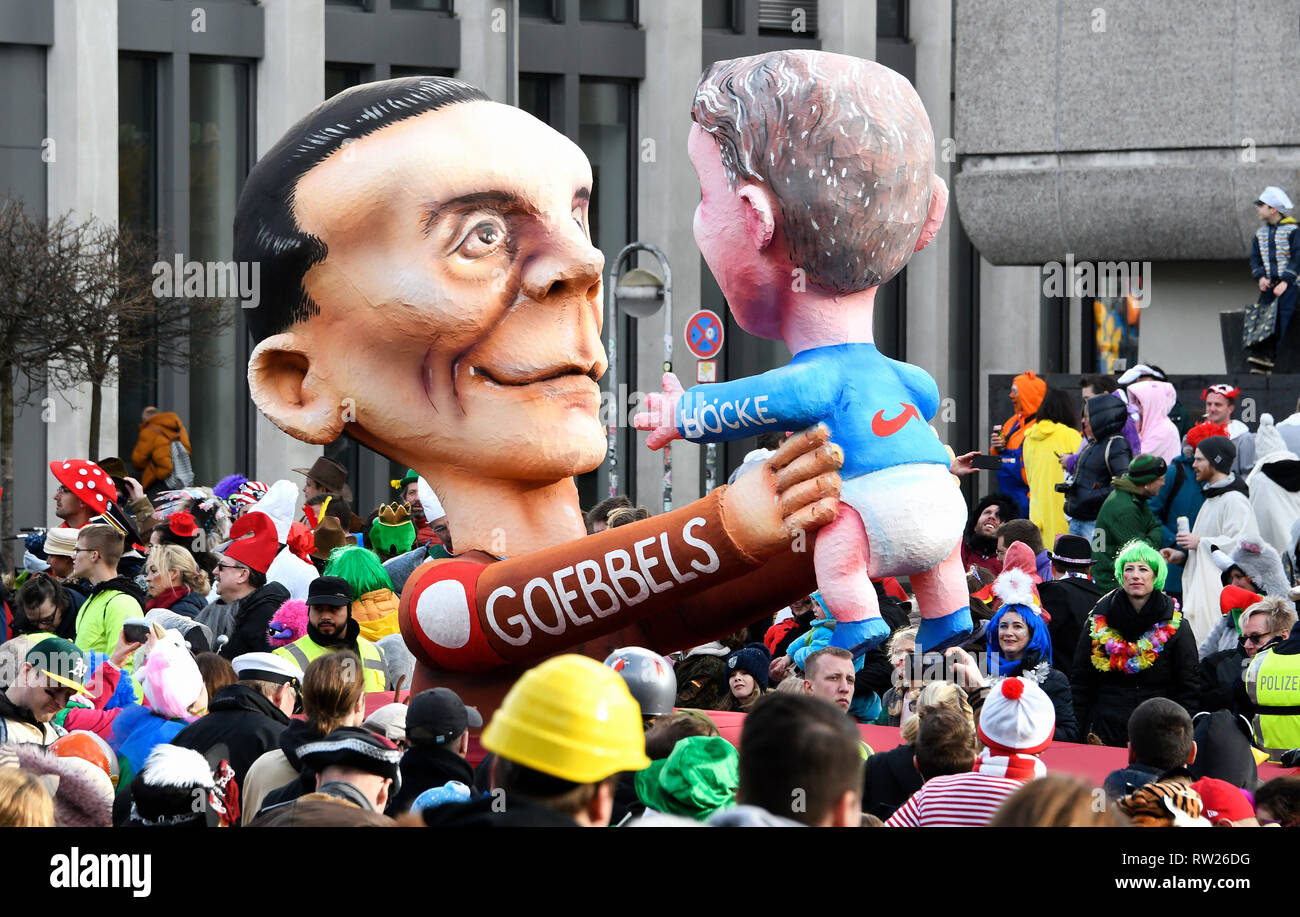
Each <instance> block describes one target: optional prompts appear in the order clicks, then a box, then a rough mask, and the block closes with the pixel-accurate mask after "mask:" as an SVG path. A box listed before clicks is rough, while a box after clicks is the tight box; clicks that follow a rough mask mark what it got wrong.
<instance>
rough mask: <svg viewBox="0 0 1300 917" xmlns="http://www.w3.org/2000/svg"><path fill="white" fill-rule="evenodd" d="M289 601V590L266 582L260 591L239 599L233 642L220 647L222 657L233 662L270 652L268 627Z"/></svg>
mask: <svg viewBox="0 0 1300 917" xmlns="http://www.w3.org/2000/svg"><path fill="white" fill-rule="evenodd" d="M287 601H289V590H288V589H285V588H284V587H283V586H281V585H280V584H279V583H267V584H266V585H265V586H263V587H262V588H261V589H258V590H257V591H256V592H254V593H252V594H251V595H247V596H245V597H244V598H242V599H240V600H239V609H238V610H237V611H236V612H235V619H234V621H233V622H232V627H231V632H230V639H229V640H227V641H226V645H225V646H223V647H222V648H221V655H222V656H225V657H226V658H227V659H234V658H235V657H236V656H242V655H243V654H244V653H269V652H271V650H272V646H271V641H270V638H269V637H268V636H267V633H266V628H267V625H269V624H270V623H271V618H273V617H274V616H275V613H276V612H277V611H279V610H280V606H281V605H283V604H284V603H285V602H287Z"/></svg>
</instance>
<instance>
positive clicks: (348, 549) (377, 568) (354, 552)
mask: <svg viewBox="0 0 1300 917" xmlns="http://www.w3.org/2000/svg"><path fill="white" fill-rule="evenodd" d="M321 575H322V576H341V577H343V578H344V579H345V580H347V581H348V585H349V586H351V587H352V599H353V601H355V600H357V599H359V598H361V597H362V596H363V595H365V594H366V593H367V592H374V591H375V590H376V589H392V591H393V592H396V591H397V590H396V589H393V580H392V577H390V576H389V575H388V571H387V570H385V569H384V565H383V564H381V563H380V562H379V558H378V557H376V556H375V555H374V552H372V551H368V550H366V549H365V548H363V547H361V545H358V544H352V545H347V544H345V545H343V546H342V547H338V548H335V549H334V550H333V551H330V559H329V563H327V564H326V565H325V572H324V573H323V574H321Z"/></svg>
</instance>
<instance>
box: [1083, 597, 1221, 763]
mask: <svg viewBox="0 0 1300 917" xmlns="http://www.w3.org/2000/svg"><path fill="white" fill-rule="evenodd" d="M1099 614H1100V615H1104V616H1105V618H1106V623H1107V624H1108V625H1109V626H1110V627H1112V628H1114V629H1115V630H1117V631H1118V632H1119V634H1120V636H1122V637H1123V638H1124V639H1125V640H1130V641H1132V640H1137V639H1138V638H1139V637H1141V636H1142V634H1144V633H1145V632H1146V631H1148V630H1150V629H1151V628H1152V627H1154V626H1155V625H1156V624H1157V623H1158V622H1162V621H1168V620H1169V619H1170V618H1172V617H1173V614H1174V602H1173V599H1171V598H1169V596H1167V595H1165V594H1164V593H1163V592H1153V593H1152V594H1151V598H1150V599H1148V600H1147V604H1146V606H1145V607H1144V608H1143V609H1142V613H1141V614H1138V613H1137V612H1135V611H1134V610H1133V606H1132V605H1131V604H1129V600H1128V596H1127V595H1126V594H1125V593H1124V591H1123V590H1122V589H1116V590H1114V591H1112V592H1108V593H1106V594H1105V595H1104V596H1102V597H1101V601H1099V602H1098V603H1097V607H1096V608H1095V609H1093V613H1092V614H1091V615H1089V616H1088V620H1087V622H1086V623H1085V625H1084V629H1083V633H1082V634H1080V636H1079V646H1078V649H1076V650H1075V653H1074V670H1073V672H1072V674H1071V676H1070V685H1071V688H1072V689H1073V693H1074V715H1075V718H1076V720H1077V721H1078V724H1079V735H1080V736H1082V737H1084V738H1086V737H1087V735H1088V733H1089V732H1094V733H1096V734H1097V736H1098V738H1100V739H1101V741H1102V744H1104V745H1118V746H1123V745H1127V744H1128V718H1129V716H1130V715H1131V714H1132V713H1133V711H1134V710H1136V709H1137V706H1138V705H1139V704H1140V703H1142V702H1143V701H1144V700H1148V699H1149V698H1152V697H1167V698H1169V699H1170V700H1172V701H1175V702H1177V703H1179V704H1182V705H1183V707H1184V708H1185V709H1186V710H1187V712H1188V713H1189V714H1194V713H1196V712H1197V711H1198V710H1199V709H1200V702H1201V667H1200V664H1199V662H1198V660H1197V655H1196V637H1195V635H1194V634H1193V633H1192V628H1191V626H1190V625H1189V624H1188V623H1187V620H1186V619H1183V622H1182V624H1181V626H1179V628H1178V630H1177V631H1176V632H1175V633H1174V635H1173V636H1172V637H1170V638H1169V641H1168V642H1167V643H1166V644H1165V645H1164V647H1163V648H1162V649H1161V651H1160V655H1159V656H1158V657H1157V658H1156V661H1155V662H1154V663H1153V664H1152V665H1151V666H1150V667H1149V668H1147V669H1144V670H1143V671H1141V672H1133V673H1128V672H1116V671H1106V672H1102V671H1100V670H1098V669H1097V668H1095V667H1094V666H1093V664H1092V638H1091V637H1089V635H1088V632H1089V631H1090V630H1091V629H1092V625H1093V618H1094V617H1095V616H1096V615H1099Z"/></svg>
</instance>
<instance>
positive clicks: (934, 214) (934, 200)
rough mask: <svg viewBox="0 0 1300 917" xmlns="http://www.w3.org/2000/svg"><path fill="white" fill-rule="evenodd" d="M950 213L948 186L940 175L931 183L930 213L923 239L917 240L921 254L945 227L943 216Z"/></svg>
mask: <svg viewBox="0 0 1300 917" xmlns="http://www.w3.org/2000/svg"><path fill="white" fill-rule="evenodd" d="M947 212H948V184H947V182H945V181H944V180H943V179H942V178H940V177H939V176H938V175H936V176H934V180H933V181H931V182H930V211H929V212H928V213H927V214H926V215H925V225H924V226H922V227H921V237H920V238H919V239H917V240H916V248H914V249H912V251H915V252H919V251H920V250H921V249H923V248H925V247H926V246H927V245H929V244H930V243H931V242H932V241H933V240H934V237H935V236H937V235H938V234H939V230H940V229H941V228H942V227H943V215H944V214H945V213H947Z"/></svg>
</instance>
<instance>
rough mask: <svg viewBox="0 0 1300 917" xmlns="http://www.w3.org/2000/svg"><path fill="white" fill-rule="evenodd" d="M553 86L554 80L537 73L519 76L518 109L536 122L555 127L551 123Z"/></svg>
mask: <svg viewBox="0 0 1300 917" xmlns="http://www.w3.org/2000/svg"><path fill="white" fill-rule="evenodd" d="M553 85H554V79H553V78H552V77H549V76H545V75H542V74H537V73H521V74H519V107H520V108H522V109H523V110H524V111H526V112H528V113H529V114H530V115H532V116H533V117H534V118H536V119H537V120H538V121H541V122H543V123H544V124H550V125H551V126H552V127H555V124H554V123H553V122H552V121H551V88H552V86H553ZM556 130H559V128H556Z"/></svg>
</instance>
